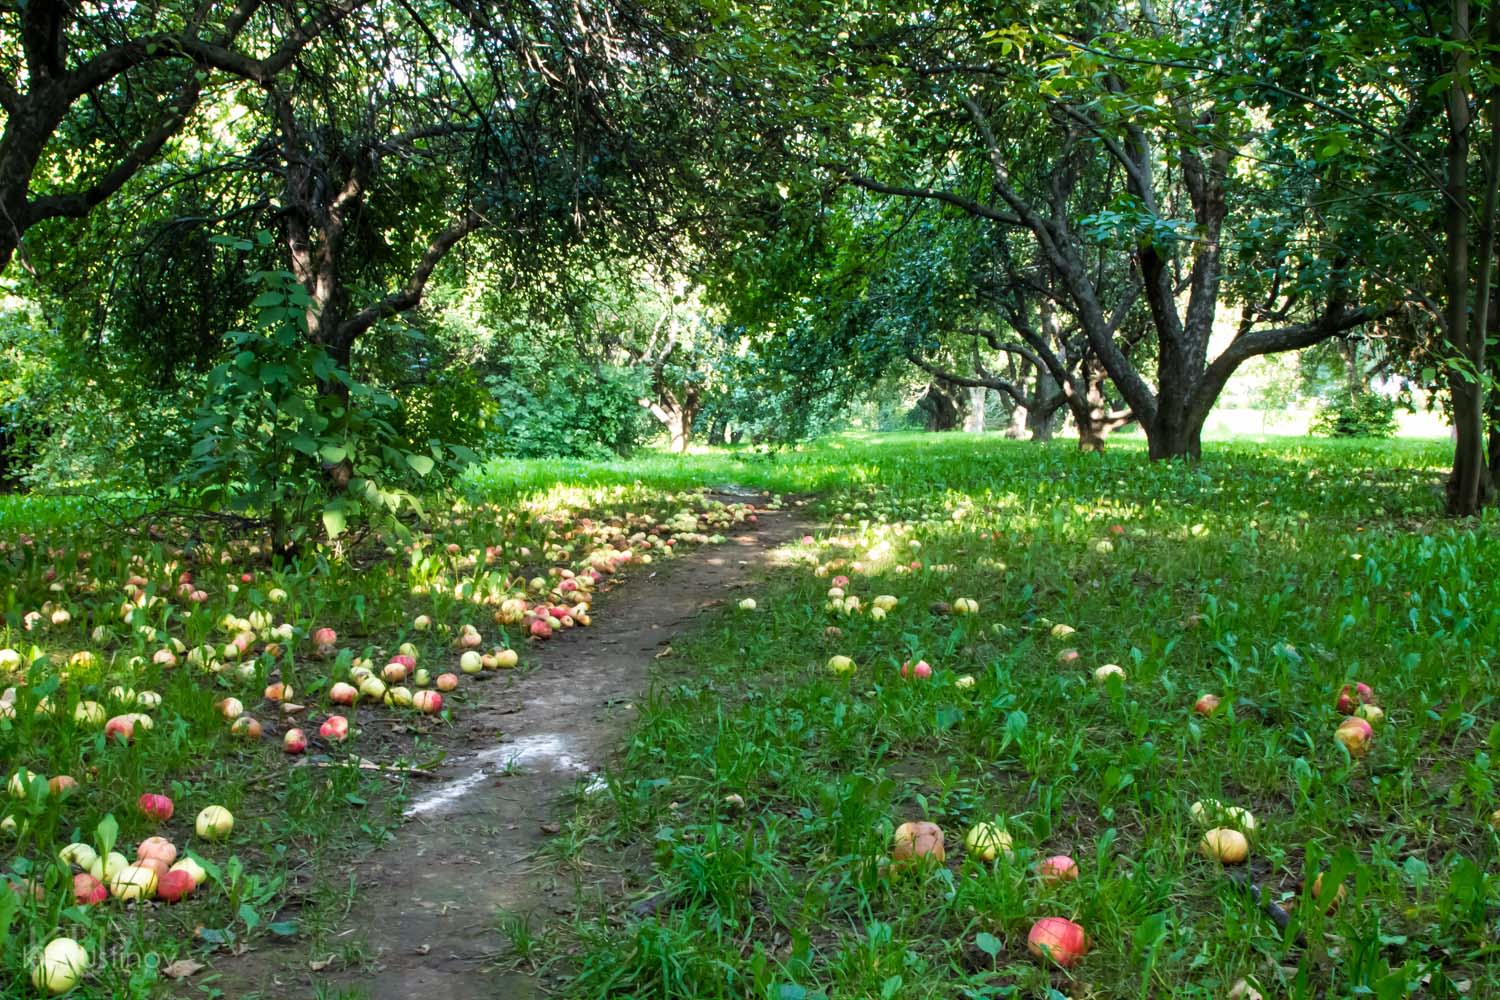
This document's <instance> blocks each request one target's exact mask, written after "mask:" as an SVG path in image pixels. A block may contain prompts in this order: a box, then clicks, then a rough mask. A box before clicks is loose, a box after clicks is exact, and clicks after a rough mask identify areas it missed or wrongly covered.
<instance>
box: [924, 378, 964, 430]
mask: <svg viewBox="0 0 1500 1000" xmlns="http://www.w3.org/2000/svg"><path fill="white" fill-rule="evenodd" d="M917 409H919V410H921V411H922V413H923V414H925V415H926V421H925V422H926V425H927V429H928V430H929V431H953V430H957V429H958V428H959V427H960V426H962V424H963V413H962V412H961V411H960V410H959V406H958V402H957V401H956V400H955V399H954V398H953V397H952V396H950V395H949V394H948V392H947V391H946V390H944V389H943V387H942V386H940V385H939V384H938V383H937V382H929V383H927V391H926V392H924V393H923V394H922V397H921V398H920V399H918V400H917Z"/></svg>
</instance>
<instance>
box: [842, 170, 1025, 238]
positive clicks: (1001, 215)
mask: <svg viewBox="0 0 1500 1000" xmlns="http://www.w3.org/2000/svg"><path fill="white" fill-rule="evenodd" d="M840 173H841V174H842V175H843V177H844V179H845V180H847V181H848V182H849V183H851V184H853V185H854V186H855V187H861V188H864V189H865V190H866V191H874V192H875V193H876V194H888V195H894V196H896V197H899V198H929V199H932V200H934V201H941V202H946V203H947V204H949V205H953V206H954V207H956V208H961V209H963V210H964V211H965V212H968V213H969V214H970V215H977V216H979V217H980V218H982V219H990V220H991V221H993V222H1003V223H1005V224H1006V225H1007V226H1020V225H1023V223H1022V222H1021V220H1020V218H1019V217H1017V216H1014V215H1010V214H1008V213H1006V212H1001V211H999V210H997V209H994V208H991V207H990V206H989V205H985V204H983V203H982V202H978V201H975V200H973V199H972V198H965V197H964V196H963V195H959V194H954V193H953V192H951V191H943V190H940V189H937V188H920V187H906V186H903V185H900V184H882V183H881V182H880V181H877V180H874V179H872V178H869V177H865V176H862V175H860V174H855V173H850V172H848V171H840Z"/></svg>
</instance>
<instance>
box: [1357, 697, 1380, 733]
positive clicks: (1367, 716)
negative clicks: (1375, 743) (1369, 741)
mask: <svg viewBox="0 0 1500 1000" xmlns="http://www.w3.org/2000/svg"><path fill="white" fill-rule="evenodd" d="M1354 715H1355V717H1356V718H1360V719H1364V720H1365V721H1366V722H1368V723H1369V724H1370V725H1371V727H1374V726H1378V725H1380V724H1381V723H1382V722H1384V721H1385V709H1383V708H1381V707H1380V706H1379V705H1377V704H1375V703H1374V702H1366V703H1365V704H1363V705H1360V706H1359V707H1358V708H1356V709H1355V710H1354Z"/></svg>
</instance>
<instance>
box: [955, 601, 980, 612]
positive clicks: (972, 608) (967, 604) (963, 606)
mask: <svg viewBox="0 0 1500 1000" xmlns="http://www.w3.org/2000/svg"><path fill="white" fill-rule="evenodd" d="M953 613H954V614H955V615H977V614H979V602H978V601H976V600H974V599H973V598H972V597H958V598H955V599H954V601H953Z"/></svg>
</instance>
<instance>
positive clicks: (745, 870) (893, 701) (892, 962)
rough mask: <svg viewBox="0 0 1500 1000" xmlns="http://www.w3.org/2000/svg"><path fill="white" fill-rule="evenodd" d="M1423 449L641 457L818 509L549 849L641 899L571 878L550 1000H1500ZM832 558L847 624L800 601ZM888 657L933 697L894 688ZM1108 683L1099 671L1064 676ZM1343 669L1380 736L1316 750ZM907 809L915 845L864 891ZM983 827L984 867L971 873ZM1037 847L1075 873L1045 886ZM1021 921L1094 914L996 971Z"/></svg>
mask: <svg viewBox="0 0 1500 1000" xmlns="http://www.w3.org/2000/svg"><path fill="white" fill-rule="evenodd" d="M1442 460H1443V449H1442V446H1441V445H1438V444H1422V443H1401V444H1396V445H1381V446H1376V447H1369V446H1362V445H1357V444H1355V445H1349V444H1330V443H1312V442H1305V441H1304V442H1295V441H1285V442H1276V443H1274V444H1272V445H1266V446H1258V445H1236V446H1221V447H1216V448H1215V449H1214V454H1213V455H1212V456H1211V457H1210V458H1209V459H1208V460H1207V461H1205V462H1204V464H1203V465H1202V466H1201V467H1199V468H1197V469H1190V468H1184V467H1170V466H1168V467H1148V466H1146V465H1145V464H1144V463H1143V462H1142V461H1141V456H1139V455H1138V454H1132V453H1130V452H1129V451H1128V450H1127V449H1118V450H1116V451H1115V452H1113V453H1111V454H1109V455H1107V456H1104V457H1103V459H1102V460H1101V459H1099V458H1095V457H1087V456H1078V455H1075V454H1073V453H1072V452H1070V451H1069V450H1067V449H1066V447H1064V446H1057V447H1054V448H1049V449H1044V450H1038V449H1036V448H1033V447H1030V446H1026V445H1012V444H1008V443H1005V442H998V441H986V442H984V443H983V444H976V443H975V442H973V441H964V440H962V439H956V438H955V439H948V440H943V441H932V440H931V439H921V438H916V439H913V438H899V439H898V438H871V439H865V440H845V441H842V442H839V443H836V444H834V445H829V446H825V447H819V448H811V449H808V450H805V451H803V452H800V453H798V454H795V455H791V456H785V457H781V458H777V459H774V460H769V459H767V460H762V459H756V458H750V457H744V456H741V457H734V458H726V457H722V456H720V457H710V458H704V459H699V460H697V465H696V466H695V465H694V464H692V463H685V464H683V465H677V464H674V463H670V462H667V461H665V460H658V461H656V462H653V463H646V464H643V465H638V466H635V467H634V469H633V471H634V472H635V473H636V474H637V475H640V476H641V477H642V478H643V479H653V478H656V477H661V478H665V479H667V480H669V481H674V482H675V481H676V479H675V477H677V476H680V475H684V474H691V473H689V472H688V471H687V470H689V469H693V468H696V469H698V470H699V473H700V474H705V475H706V474H712V475H714V476H723V477H725V478H734V479H738V480H740V481H745V480H749V479H752V478H753V479H755V480H757V481H760V482H765V483H769V484H772V485H774V486H775V487H776V488H779V489H786V490H793V489H805V490H819V491H822V492H823V493H824V505H825V509H826V513H827V515H828V516H829V517H830V518H831V527H830V529H829V530H828V531H827V532H826V533H824V534H822V535H820V536H819V537H818V538H816V539H815V540H813V541H812V542H811V543H810V544H806V545H803V546H800V547H798V548H797V550H796V552H795V553H793V555H794V557H795V560H796V561H795V563H794V565H793V567H792V568H790V569H788V570H787V571H786V572H785V573H783V574H782V575H781V576H780V577H779V578H778V579H776V580H774V581H772V583H771V585H770V588H769V591H768V592H767V593H766V594H765V595H763V596H762V597H761V599H760V602H759V607H758V608H757V609H756V610H754V611H744V610H739V609H734V608H729V609H726V610H725V611H724V612H723V614H722V615H721V617H720V619H719V620H718V622H717V623H715V624H714V625H712V626H710V627H708V628H706V629H705V631H704V632H703V633H702V634H701V635H699V636H698V637H697V639H696V640H695V641H694V642H691V643H687V644H678V646H677V651H678V654H679V655H678V657H676V658H674V660H672V661H667V665H665V666H664V670H665V671H666V672H665V673H663V674H662V675H661V676H660V678H659V684H658V686H657V689H656V690H655V692H654V695H653V697H652V698H651V699H650V701H649V704H648V705H647V707H646V709H645V712H644V716H643V720H642V722H641V725H640V727H639V730H638V732H637V733H636V735H635V736H634V738H633V739H632V740H631V742H630V744H629V746H628V748H627V749H626V751H625V754H624V757H623V760H622V761H621V763H620V766H619V767H618V769H617V770H616V771H615V772H614V773H613V774H612V776H611V780H610V783H609V794H608V795H607V796H600V797H595V798H591V799H587V800H584V801H583V802H581V803H580V806H579V812H578V814H577V816H576V817H575V819H574V821H573V824H572V827H571V829H570V830H569V831H567V832H566V833H565V835H564V838H563V842H564V843H566V844H568V845H570V846H571V849H572V850H573V851H574V852H575V853H574V854H573V856H572V857H573V860H574V861H575V862H576V863H577V864H579V865H580V867H579V869H578V870H579V871H585V870H587V868H586V866H587V865H610V864H618V863H619V861H618V859H619V858H621V857H627V858H629V857H633V858H634V859H635V860H634V862H633V864H634V865H635V867H636V870H637V875H638V878H639V885H640V893H639V895H640V896H641V897H647V896H649V897H651V900H652V902H651V905H650V907H649V909H650V910H651V912H652V914H653V915H652V916H650V917H648V918H645V919H641V918H638V917H637V916H634V915H631V914H629V913H627V912H624V911H623V904H624V903H626V902H631V901H629V900H624V901H622V900H590V899H588V896H587V893H585V904H586V908H585V911H584V916H583V917H582V918H581V919H580V920H579V922H578V923H577V924H576V926H574V927H572V928H571V929H570V930H569V931H568V932H567V933H561V932H558V933H559V936H558V938H557V939H556V940H554V941H552V942H550V946H548V947H538V946H537V945H536V943H535V942H531V943H530V953H531V954H532V955H533V956H536V955H539V954H544V955H551V956H566V957H564V958H559V959H558V961H559V964H560V965H562V966H565V967H567V968H570V969H571V970H573V972H574V974H575V978H574V979H573V982H572V987H571V992H572V993H574V994H576V995H579V996H617V995H618V996H632V997H683V996H693V997H721V996H722V997H731V996H733V997H746V996H753V997H770V998H785V1000H794V998H801V997H818V996H826V997H865V996H869V997H881V998H884V1000H895V998H905V997H910V998H927V997H931V998H938V997H955V996H971V997H989V996H995V997H1003V996H1024V997H1043V996H1065V995H1069V996H1074V997H1083V996H1099V997H1136V996H1139V997H1152V996H1155V997H1160V996H1193V997H1197V996H1201V997H1223V996H1226V995H1242V996H1243V995H1251V994H1249V993H1241V994H1232V993H1231V991H1232V990H1234V989H1235V988H1236V986H1237V985H1238V984H1239V983H1241V981H1247V983H1246V987H1245V989H1246V990H1258V991H1259V992H1260V993H1261V994H1263V995H1265V996H1268V997H1278V996H1294V997H1304V996H1305V997H1312V996H1341V997H1342V996H1361V995H1373V996H1379V997H1401V996H1459V995H1467V996H1496V995H1500V944H1497V931H1500V922H1497V904H1500V885H1497V882H1500V880H1497V876H1496V875H1495V870H1496V861H1497V839H1496V836H1497V835H1496V833H1495V831H1494V829H1492V821H1491V814H1492V812H1494V811H1495V810H1496V809H1497V808H1500V796H1497V794H1496V790H1495V787H1494V780H1495V776H1496V772H1495V769H1494V766H1493V764H1492V758H1493V757H1494V756H1495V755H1496V753H1497V751H1500V724H1497V723H1496V721H1495V720H1496V719H1497V718H1500V709H1497V706H1496V703H1495V700H1494V688H1495V680H1496V672H1495V658H1496V649H1497V639H1500V624H1497V620H1496V617H1495V616H1494V615H1493V614H1492V613H1491V609H1492V608H1493V607H1494V606H1495V604H1496V599H1497V596H1500V594H1497V589H1500V583H1497V580H1496V578H1495V577H1494V575H1493V574H1490V573H1487V572H1485V571H1484V570H1483V567H1485V566H1492V565H1495V564H1496V560H1497V559H1500V539H1497V538H1496V536H1495V534H1494V532H1493V530H1492V529H1491V528H1489V527H1479V528H1476V527H1473V526H1467V525H1465V526H1455V525H1451V524H1447V523H1443V522H1441V521H1438V520H1435V519H1433V518H1432V517H1431V516H1430V515H1431V512H1432V511H1433V510H1435V509H1436V507H1437V501H1438V493H1439V489H1440V482H1441V465H1442ZM758 463H759V464H758ZM618 471H620V472H622V473H624V474H629V471H631V470H618ZM593 474H595V475H614V474H616V470H598V469H595V470H594V473H593ZM838 575H847V576H848V577H850V582H849V583H847V584H846V585H845V586H844V590H845V592H846V594H852V595H857V596H858V597H859V598H861V602H862V606H861V608H860V610H858V611H856V612H852V613H851V612H847V611H840V610H837V609H831V608H830V607H829V604H830V599H829V597H828V596H827V594H828V589H829V587H830V586H831V584H832V583H833V578H834V577H836V576H838ZM879 595H891V596H894V597H897V598H899V604H897V605H896V606H895V607H894V608H893V609H892V610H891V611H890V612H889V613H888V614H887V615H886V617H885V618H884V619H883V620H875V619H874V617H873V616H872V615H871V614H870V611H869V609H870V608H871V606H872V602H873V600H874V599H875V598H876V597H877V596H879ZM961 597H966V598H971V599H973V600H975V601H977V602H978V613H977V614H973V615H961V614H954V613H953V608H954V607H955V606H956V604H957V599H958V598H961ZM1059 624H1062V625H1066V626H1068V627H1069V628H1071V629H1072V630H1073V631H1072V632H1071V633H1069V634H1066V635H1061V634H1056V635H1055V634H1054V626H1055V625H1059ZM1057 631H1058V632H1059V633H1061V632H1063V631H1065V630H1061V629H1059V630H1057ZM834 655H847V656H849V657H851V658H852V659H853V660H854V661H855V663H856V664H857V667H856V669H855V670H854V672H853V673H852V674H851V675H848V676H840V675H835V674H833V673H830V671H829V670H828V668H827V666H826V665H825V664H826V661H827V660H828V659H829V657H831V656H834ZM917 660H925V661H927V662H928V663H930V664H931V665H932V666H933V668H934V669H935V672H934V674H933V675H932V677H931V678H929V679H926V680H915V679H910V680H908V679H903V678H902V677H901V674H900V665H901V664H902V663H903V662H907V661H913V662H914V661H917ZM1106 663H1114V664H1118V665H1120V666H1121V667H1123V670H1124V675H1123V679H1120V678H1116V679H1112V680H1108V681H1106V682H1105V683H1102V684H1101V683H1097V682H1096V681H1095V679H1094V671H1095V670H1096V668H1098V667H1100V666H1102V665H1104V664H1106ZM969 677H971V678H973V683H972V686H965V685H966V684H967V683H968V682H967V681H961V678H969ZM1355 682H1364V683H1367V684H1369V685H1370V686H1371V687H1372V689H1373V692H1374V697H1375V700H1376V701H1377V702H1378V703H1379V705H1380V706H1382V707H1383V709H1384V714H1385V718H1384V721H1383V722H1380V723H1378V724H1377V725H1376V726H1375V730H1374V736H1373V739H1372V741H1371V742H1370V745H1369V749H1368V752H1367V753H1365V754H1364V755H1363V756H1351V754H1350V753H1349V751H1348V750H1347V749H1346V748H1345V746H1344V745H1343V744H1342V743H1340V742H1339V741H1338V740H1336V739H1335V737H1334V733H1335V729H1336V728H1337V727H1338V725H1339V724H1340V721H1341V719H1343V717H1344V714H1345V713H1342V712H1340V711H1339V710H1338V709H1337V708H1336V707H1335V703H1336V701H1337V698H1338V695H1339V693H1340V690H1341V689H1342V688H1343V687H1344V686H1345V685H1347V684H1353V683H1355ZM1204 693H1214V694H1217V695H1218V696H1220V698H1221V699H1222V701H1221V704H1220V706H1219V708H1218V709H1217V710H1216V711H1214V712H1212V713H1211V714H1208V715H1200V714H1197V713H1196V712H1195V711H1194V703H1195V701H1196V700H1197V699H1198V698H1199V696H1200V695H1201V694H1204ZM1208 799H1215V800H1219V801H1220V802H1222V803H1224V804H1225V805H1232V806H1236V807H1239V808H1241V809H1246V810H1249V811H1250V813H1251V814H1252V815H1253V818H1254V829H1253V830H1248V831H1247V832H1248V833H1249V837H1248V841H1249V845H1250V854H1249V861H1248V863H1247V864H1245V865H1241V866H1234V867H1224V866H1221V865H1220V864H1219V863H1217V862H1215V861H1210V860H1207V859H1205V858H1204V857H1202V856H1200V854H1199V843H1200V838H1201V836H1202V834H1203V832H1204V828H1203V826H1202V824H1200V823H1199V822H1197V821H1195V819H1194V818H1193V816H1192V815H1191V806H1192V805H1193V803H1195V802H1198V801H1203V800H1208ZM741 801H742V802H743V805H741ZM921 820H925V821H930V822H933V823H936V824H937V825H938V826H939V827H940V828H941V829H942V831H943V834H944V836H945V839H946V846H947V859H946V862H945V863H942V864H937V863H932V864H929V865H926V866H925V867H922V866H918V867H907V868H901V869H898V870H895V871H893V870H891V869H890V868H889V867H888V865H887V863H886V862H887V860H888V859H889V858H890V856H891V852H892V845H893V840H892V835H893V830H894V828H895V827H896V826H897V825H898V824H901V823H903V822H907V821H921ZM979 822H990V823H993V824H995V825H996V826H998V827H1000V828H1002V829H1004V830H1005V831H1007V832H1008V834H1009V836H1010V837H1011V838H1012V841H1013V851H1012V852H1011V853H1009V854H1002V856H1001V857H999V858H998V859H996V860H994V861H983V860H981V859H979V858H977V857H976V856H975V855H974V854H973V853H972V852H969V851H966V850H965V849H964V848H963V846H962V841H963V838H964V834H965V832H966V831H967V830H969V829H970V828H971V827H972V826H973V825H974V824H976V823H979ZM1244 823H1245V821H1244V820H1243V819H1242V818H1238V819H1226V820H1223V821H1221V825H1225V826H1229V827H1233V826H1236V825H1244ZM1057 854H1067V855H1070V856H1071V857H1072V858H1073V859H1075V861H1076V864H1077V868H1078V871H1079V878H1078V879H1077V880H1076V881H1074V882H1071V883H1064V884H1061V885H1054V886H1049V885H1046V884H1044V882H1043V881H1042V880H1041V879H1040V878H1039V877H1038V874H1037V864H1038V861H1039V860H1040V859H1042V858H1045V857H1048V856H1052V855H1057ZM1320 872H1327V873H1328V877H1327V886H1326V888H1325V893H1324V896H1323V897H1322V899H1321V900H1320V901H1314V900H1313V899H1312V898H1311V893H1310V891H1309V890H1308V889H1307V888H1305V887H1306V886H1307V885H1308V883H1309V882H1310V881H1311V879H1312V878H1313V877H1314V876H1316V875H1317V874H1318V873H1320ZM1237 880H1243V883H1242V882H1241V881H1237ZM585 882H586V880H585ZM1248 883H1254V884H1257V885H1258V886H1259V889H1260V891H1261V893H1262V894H1263V899H1264V900H1265V901H1268V902H1276V903H1278V904H1279V905H1280V906H1281V907H1282V908H1284V910H1285V911H1286V913H1287V914H1288V915H1289V918H1290V919H1289V923H1288V926H1287V927H1286V929H1284V930H1283V929H1280V928H1278V926H1277V924H1276V923H1275V922H1274V921H1273V920H1272V919H1271V917H1270V916H1269V915H1268V914H1267V913H1266V912H1265V911H1263V910H1261V909H1260V908H1258V907H1257V905H1256V903H1255V902H1254V900H1253V899H1252V897H1251V896H1250V894H1249V892H1248V891H1247V888H1246V887H1245V885H1246V884H1248ZM1335 883H1337V884H1339V885H1342V886H1343V891H1344V892H1346V893H1347V896H1346V897H1345V898H1344V899H1343V900H1342V903H1341V905H1339V906H1338V907H1337V908H1336V909H1334V910H1333V912H1331V913H1325V912H1324V906H1323V905H1322V904H1327V903H1331V902H1332V898H1333V894H1334V892H1335V888H1334V887H1335ZM1046 916H1057V917H1067V918H1071V919H1073V920H1075V921H1077V922H1078V923H1080V924H1081V925H1082V926H1083V927H1084V929H1085V930H1086V931H1087V934H1088V936H1089V939H1090V943H1091V947H1090V950H1089V952H1088V954H1087V956H1086V957H1085V958H1083V959H1082V960H1081V961H1080V962H1079V963H1078V964H1076V965H1075V966H1073V967H1072V968H1071V969H1069V970H1066V971H1064V970H1060V969H1056V968H1050V967H1048V966H1047V965H1046V964H1045V963H1043V962H1041V961H1038V960H1037V959H1036V958H1034V957H1032V956H1031V955H1029V954H1028V952H1027V947H1026V941H1027V933H1028V930H1029V929H1030V927H1031V926H1032V924H1033V922H1034V921H1036V920H1037V919H1039V918H1042V917H1046Z"/></svg>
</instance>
